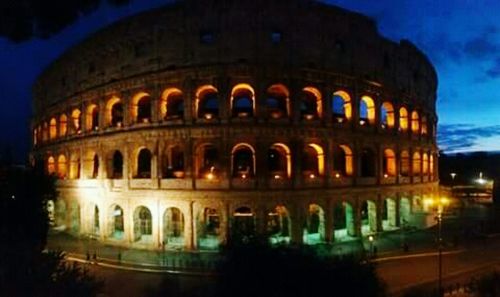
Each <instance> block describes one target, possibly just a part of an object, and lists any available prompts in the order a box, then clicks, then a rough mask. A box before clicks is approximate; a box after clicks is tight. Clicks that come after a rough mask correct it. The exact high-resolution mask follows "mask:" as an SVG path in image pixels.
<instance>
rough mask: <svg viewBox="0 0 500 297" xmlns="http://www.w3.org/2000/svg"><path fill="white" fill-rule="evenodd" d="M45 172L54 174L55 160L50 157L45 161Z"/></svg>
mask: <svg viewBox="0 0 500 297" xmlns="http://www.w3.org/2000/svg"><path fill="white" fill-rule="evenodd" d="M47 172H48V174H54V173H55V172H56V160H55V159H54V157H52V156H50V157H49V158H48V159H47Z"/></svg>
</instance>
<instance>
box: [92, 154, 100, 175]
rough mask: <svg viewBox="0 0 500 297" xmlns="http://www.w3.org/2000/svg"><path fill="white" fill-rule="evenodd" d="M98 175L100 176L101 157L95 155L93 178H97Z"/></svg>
mask: <svg viewBox="0 0 500 297" xmlns="http://www.w3.org/2000/svg"><path fill="white" fill-rule="evenodd" d="M98 175H99V156H97V154H95V155H94V158H93V160H92V178H97V176H98Z"/></svg>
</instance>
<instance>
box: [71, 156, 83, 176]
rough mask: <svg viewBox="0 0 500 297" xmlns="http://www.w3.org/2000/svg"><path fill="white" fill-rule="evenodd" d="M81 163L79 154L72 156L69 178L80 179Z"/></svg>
mask: <svg viewBox="0 0 500 297" xmlns="http://www.w3.org/2000/svg"><path fill="white" fill-rule="evenodd" d="M81 166H82V165H81V162H80V157H79V154H76V153H73V154H71V155H70V168H69V178H71V179H79V178H80V169H81Z"/></svg>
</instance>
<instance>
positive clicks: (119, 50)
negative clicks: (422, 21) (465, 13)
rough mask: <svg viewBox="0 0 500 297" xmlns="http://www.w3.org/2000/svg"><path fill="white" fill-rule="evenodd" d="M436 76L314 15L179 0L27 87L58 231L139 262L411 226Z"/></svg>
mask: <svg viewBox="0 0 500 297" xmlns="http://www.w3.org/2000/svg"><path fill="white" fill-rule="evenodd" d="M436 87H437V75H436V72H435V70H434V68H433V66H432V65H431V63H430V62H429V60H428V59H427V58H426V56H425V55H424V54H423V53H422V52H421V51H419V50H418V49H417V48H416V47H415V46H414V45H413V44H412V43H410V42H409V41H406V40H402V41H400V42H399V43H397V42H394V41H391V40H388V39H386V38H384V37H382V36H381V35H380V34H379V33H378V31H377V27H376V24H375V22H374V21H373V20H372V19H370V18H368V17H366V16H363V15H360V14H358V13H353V12H350V11H346V10H344V9H341V8H339V7H335V6H332V5H329V4H325V3H320V2H317V1H313V0H273V1H269V0H252V1H240V0H207V1H195V0H184V1H182V0H181V1H176V2H173V3H171V4H168V5H166V6H164V7H162V8H158V9H155V10H152V11H148V12H145V13H141V14H138V15H135V16H132V17H128V18H126V19H123V20H121V21H119V22H117V23H115V24H113V25H111V26H109V27H107V28H105V29H103V30H100V31H98V32H97V33H95V34H94V35H93V36H91V37H89V38H87V39H85V40H84V41H83V42H81V43H80V44H79V45H77V46H75V47H73V48H71V49H69V50H68V51H67V52H66V53H65V54H63V55H62V56H61V57H60V58H59V59H57V60H56V61H55V62H53V63H52V64H51V65H50V66H49V67H48V68H47V69H46V70H44V72H43V73H42V74H41V75H40V77H39V78H38V79H37V81H36V83H35V85H34V117H33V119H32V132H33V157H34V160H36V162H44V166H45V168H46V170H47V172H48V173H51V174H54V175H56V176H57V177H58V181H57V189H58V191H59V198H58V200H57V201H56V202H55V212H54V214H55V225H57V226H58V227H59V228H62V229H65V230H66V231H67V232H69V233H72V234H74V235H77V236H92V237H94V238H97V239H98V240H100V241H103V242H105V243H107V244H112V245H119V246H123V247H128V248H141V249H162V248H167V249H177V250H179V249H183V250H214V249H217V248H218V247H219V246H220V245H222V244H225V243H228V242H232V241H233V240H237V239H238V240H239V239H246V238H251V237H253V236H267V237H268V238H269V241H270V242H271V243H297V244H300V243H304V244H310V245H313V244H322V243H325V244H329V243H335V242H344V241H348V240H355V239H356V238H363V236H367V235H368V234H373V233H377V232H383V231H388V230H395V229H398V228H402V227H408V226H414V227H424V226H426V225H428V224H429V223H431V222H432V220H433V216H432V214H431V212H430V211H429V210H428V209H427V207H426V205H425V203H424V202H425V199H427V198H431V197H433V196H434V195H437V192H438V179H437V162H436V160H437V157H438V155H437V145H436V133H435V132H436V123H437V115H436V110H435V101H436Z"/></svg>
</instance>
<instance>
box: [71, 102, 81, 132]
mask: <svg viewBox="0 0 500 297" xmlns="http://www.w3.org/2000/svg"><path fill="white" fill-rule="evenodd" d="M71 124H72V129H73V131H74V133H75V134H80V133H81V131H82V113H81V112H80V110H79V109H78V108H77V109H73V111H72V112H71Z"/></svg>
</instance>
